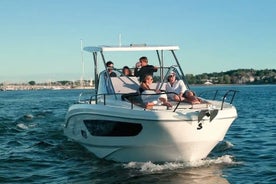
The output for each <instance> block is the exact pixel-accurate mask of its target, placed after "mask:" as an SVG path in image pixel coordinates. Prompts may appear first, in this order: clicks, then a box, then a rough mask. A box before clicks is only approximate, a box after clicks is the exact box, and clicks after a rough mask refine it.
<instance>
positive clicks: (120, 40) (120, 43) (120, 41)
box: [119, 33, 122, 47]
mask: <svg viewBox="0 0 276 184" xmlns="http://www.w3.org/2000/svg"><path fill="white" fill-rule="evenodd" d="M119 46H120V47H121V46H122V34H121V33H120V34H119Z"/></svg>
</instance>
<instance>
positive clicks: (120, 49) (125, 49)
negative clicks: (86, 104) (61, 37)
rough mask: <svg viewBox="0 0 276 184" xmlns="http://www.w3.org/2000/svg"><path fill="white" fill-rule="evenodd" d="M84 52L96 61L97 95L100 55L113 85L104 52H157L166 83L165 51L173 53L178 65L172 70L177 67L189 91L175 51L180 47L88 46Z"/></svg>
mask: <svg viewBox="0 0 276 184" xmlns="http://www.w3.org/2000/svg"><path fill="white" fill-rule="evenodd" d="M83 50H84V51H87V52H90V53H92V54H93V60H94V75H95V77H94V80H95V89H96V93H97V91H98V87H99V86H98V85H99V71H98V53H99V54H100V55H101V60H102V61H103V64H104V67H105V72H106V74H107V76H108V79H107V80H108V82H110V83H111V78H110V77H109V75H108V67H107V66H106V59H105V56H104V52H135V51H155V52H156V53H157V58H158V61H159V67H160V70H161V71H160V78H161V79H163V81H162V82H164V79H165V77H166V76H167V75H168V73H169V72H170V71H169V72H167V74H165V75H164V72H163V71H162V70H163V68H164V58H163V57H164V51H167V52H171V53H172V55H173V58H174V60H175V63H176V65H172V66H171V67H172V68H175V67H177V68H178V69H179V72H180V75H181V76H182V77H181V79H182V80H183V81H184V83H185V85H186V87H187V89H189V84H188V82H187V81H186V79H185V75H184V72H183V70H182V68H181V66H180V63H179V61H178V59H177V57H176V54H175V52H174V51H176V50H179V46H176V45H146V44H130V45H128V46H111V45H110V46H108V45H103V46H87V47H84V48H83ZM112 87H113V86H112Z"/></svg>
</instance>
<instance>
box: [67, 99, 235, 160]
mask: <svg viewBox="0 0 276 184" xmlns="http://www.w3.org/2000/svg"><path fill="white" fill-rule="evenodd" d="M110 112H112V114H110ZM200 112H201V110H193V109H191V110H188V111H187V110H185V111H184V110H183V111H176V112H173V111H168V110H167V111H156V112H153V111H145V110H133V109H129V108H114V107H112V106H106V105H91V104H75V105H73V106H71V107H70V108H69V110H68V113H67V116H66V124H65V128H64V133H65V135H66V136H68V137H69V138H71V139H73V140H74V141H76V142H79V143H80V144H82V145H83V146H84V147H86V148H87V149H88V150H89V151H91V152H92V153H94V154H95V155H96V156H97V157H99V158H104V159H107V160H114V161H118V162H130V161H139V162H144V161H153V162H165V161H196V160H200V159H203V158H206V157H207V155H208V154H209V153H210V152H211V150H212V149H213V148H214V147H215V146H216V145H217V144H218V142H219V141H222V140H223V138H224V136H225V134H226V132H227V130H228V129H229V127H230V126H231V124H232V123H233V121H234V120H235V119H236V117H237V112H236V109H235V108H234V107H233V106H230V107H228V108H224V109H223V110H218V113H217V114H216V117H215V118H214V119H212V120H210V117H208V116H205V117H203V118H202V119H201V120H199V118H198V117H199V114H200ZM226 114H227V116H226Z"/></svg>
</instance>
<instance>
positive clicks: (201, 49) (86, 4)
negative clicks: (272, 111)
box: [0, 0, 276, 83]
mask: <svg viewBox="0 0 276 184" xmlns="http://www.w3.org/2000/svg"><path fill="white" fill-rule="evenodd" d="M275 10H276V1H275V0H194V1H191V0H181V1H180V0H158V1H156V0H139V1H131V0H115V1H114V0H105V1H94V0H1V1H0V17H1V19H0V25H1V29H0V40H1V42H0V50H1V54H0V64H1V67H0V83H2V82H28V81H30V80H35V81H49V80H53V81H55V80H78V79H79V78H80V76H81V73H82V66H81V61H82V60H81V52H80V40H81V39H82V40H83V45H84V46H88V45H103V44H111V45H116V44H118V35H119V34H121V35H122V44H130V43H147V44H169V45H174V44H175V45H179V46H180V50H179V51H178V52H177V56H178V57H179V59H180V61H181V65H182V67H183V69H184V72H185V73H186V74H200V73H205V72H207V73H209V72H221V71H228V70H232V69H239V68H253V69H266V68H268V69H275V68H276V64H275V61H276V36H275V33H276V11H275ZM136 61H137V59H136V58H135V59H134V60H133V65H134V64H135V62H136ZM84 62H85V78H87V79H90V78H91V76H92V75H91V71H92V64H91V59H90V55H89V54H88V53H84ZM114 62H116V61H114ZM124 65H131V64H130V63H129V62H128V63H116V66H117V67H122V66H124Z"/></svg>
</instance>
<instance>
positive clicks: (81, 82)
mask: <svg viewBox="0 0 276 184" xmlns="http://www.w3.org/2000/svg"><path fill="white" fill-rule="evenodd" d="M80 47H81V65H82V74H81V78H80V85H81V87H83V75H84V62H83V45H82V39H81V40H80Z"/></svg>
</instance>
